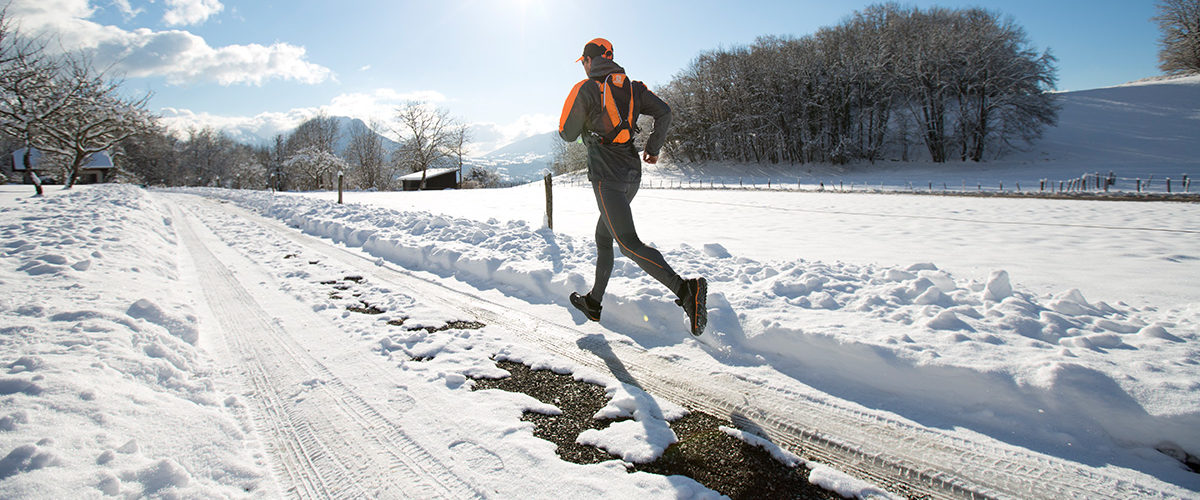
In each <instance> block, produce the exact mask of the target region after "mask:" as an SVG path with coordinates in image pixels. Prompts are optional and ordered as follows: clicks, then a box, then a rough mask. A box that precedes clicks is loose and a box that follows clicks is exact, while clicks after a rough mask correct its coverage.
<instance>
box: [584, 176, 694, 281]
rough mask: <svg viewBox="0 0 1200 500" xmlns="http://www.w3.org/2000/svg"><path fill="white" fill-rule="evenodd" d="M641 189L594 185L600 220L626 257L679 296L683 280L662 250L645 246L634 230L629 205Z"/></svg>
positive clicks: (622, 185) (601, 183)
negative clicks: (672, 267)
mask: <svg viewBox="0 0 1200 500" xmlns="http://www.w3.org/2000/svg"><path fill="white" fill-rule="evenodd" d="M638 187H639V186H638V185H637V184H621V183H614V182H601V181H597V182H594V183H592V189H593V191H594V192H595V194H596V204H597V206H598V207H599V208H600V220H601V222H602V223H603V224H604V225H606V226H607V229H608V232H609V234H611V235H612V237H613V239H614V240H616V242H617V245H619V246H620V248H621V253H622V254H623V255H625V256H626V257H628V258H630V259H632V260H633V261H634V262H635V263H637V265H638V267H641V268H642V270H643V271H646V274H649V275H650V276H651V277H653V278H654V279H656V280H658V281H659V282H660V283H662V284H663V285H665V286H666V287H667V289H669V290H671V291H672V292H674V293H675V294H676V295H678V294H679V293H680V291H681V290H682V289H683V279H682V278H680V277H679V275H678V274H676V273H675V271H674V270H673V269H671V266H670V265H669V264H667V261H666V259H663V256H662V254H661V253H659V251H658V250H655V249H654V248H653V247H650V246H648V245H646V244H645V243H642V240H641V239H639V238H638V235H637V231H636V229H635V228H634V225H633V212H632V211H631V210H630V209H629V203H630V202H631V201H633V197H634V196H636V195H637V191H638ZM597 236H599V230H597ZM609 272H611V269H610V271H609Z"/></svg>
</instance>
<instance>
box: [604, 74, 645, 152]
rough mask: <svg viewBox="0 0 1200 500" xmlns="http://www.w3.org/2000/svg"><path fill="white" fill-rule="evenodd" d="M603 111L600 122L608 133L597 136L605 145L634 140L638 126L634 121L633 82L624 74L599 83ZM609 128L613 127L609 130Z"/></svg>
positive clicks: (614, 75)
mask: <svg viewBox="0 0 1200 500" xmlns="http://www.w3.org/2000/svg"><path fill="white" fill-rule="evenodd" d="M596 85H599V86H600V102H601V107H602V109H603V112H602V116H601V117H600V121H601V122H602V123H603V125H605V126H604V129H605V130H608V132H607V133H602V134H596V135H598V136H599V138H600V142H601V143H604V144H624V143H627V142H630V141H632V140H633V134H634V133H636V132H637V124H635V123H634V120H633V109H634V106H633V80H630V79H629V77H627V76H625V74H623V73H612V74H610V75H608V76H607V77H605V78H604V81H603V82H600V81H597V82H596ZM609 126H611V127H612V129H611V130H609Z"/></svg>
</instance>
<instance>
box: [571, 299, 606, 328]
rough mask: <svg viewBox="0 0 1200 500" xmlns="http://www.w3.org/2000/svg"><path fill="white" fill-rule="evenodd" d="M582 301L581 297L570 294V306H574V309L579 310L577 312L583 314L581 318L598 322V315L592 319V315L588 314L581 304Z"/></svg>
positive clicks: (584, 306)
mask: <svg viewBox="0 0 1200 500" xmlns="http://www.w3.org/2000/svg"><path fill="white" fill-rule="evenodd" d="M583 300H584V299H583V296H582V295H579V294H571V297H570V301H571V305H572V306H575V309H579V312H581V313H583V316H584V317H585V318H587V319H590V320H592V321H595V322H599V321H600V315H599V314H597V315H596V316H595V317H592V313H590V312H588V310H587V305H586V304H582V303H581V302H583Z"/></svg>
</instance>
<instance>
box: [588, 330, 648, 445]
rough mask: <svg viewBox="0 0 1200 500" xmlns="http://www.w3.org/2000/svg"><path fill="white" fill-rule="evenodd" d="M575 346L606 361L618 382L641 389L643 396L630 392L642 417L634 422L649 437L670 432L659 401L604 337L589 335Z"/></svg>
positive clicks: (636, 417) (636, 418)
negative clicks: (643, 385) (626, 365)
mask: <svg viewBox="0 0 1200 500" xmlns="http://www.w3.org/2000/svg"><path fill="white" fill-rule="evenodd" d="M575 345H577V346H579V348H580V349H583V350H585V351H588V352H591V353H592V354H595V355H596V356H599V357H600V359H603V360H604V364H605V365H606V366H608V371H609V372H611V373H612V374H613V376H614V377H616V378H617V380H619V381H621V382H622V383H624V384H626V385H629V386H631V387H635V388H637V389H639V391H640V392H641V394H635V391H630V395H632V396H634V398H635V399H636V400H637V401H638V403H637V412H638V413H640V414H641V415H640V416H635V418H634V420H636V421H637V422H638V423H640V424H641V425H642V428H643V430H644V431H645V433H646V435H647V436H653V435H656V434H659V433H661V432H662V431H663V430H667V431H668V432H670V425H669V424H668V422H667V421H666V418H665V416H664V414H663V410H662V407H660V406H659V405H658V401H657V400H656V399H655V398H654V396H651V395H650V393H649V392H648V391H646V389H645V388H644V387H642V384H640V383H639V382H638V381H637V379H635V378H634V377H633V374H632V373H629V369H628V368H626V367H625V363H622V362H621V360H620V359H619V358H617V355H616V353H614V352H613V351H612V348H611V347H609V345H608V340H606V339H605V338H604V336H603V335H587V336H584V337H581V338H580V339H579V340H577V341H575Z"/></svg>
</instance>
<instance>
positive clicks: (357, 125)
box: [288, 116, 401, 156]
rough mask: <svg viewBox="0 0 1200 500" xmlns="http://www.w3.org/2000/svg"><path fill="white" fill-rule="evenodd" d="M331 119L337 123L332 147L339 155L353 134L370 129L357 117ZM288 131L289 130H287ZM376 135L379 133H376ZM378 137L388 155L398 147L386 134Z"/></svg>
mask: <svg viewBox="0 0 1200 500" xmlns="http://www.w3.org/2000/svg"><path fill="white" fill-rule="evenodd" d="M333 120H334V121H336V122H337V124H338V139H337V143H336V144H335V145H334V149H336V151H335V152H336V153H337V154H339V155H344V153H345V152H346V148H348V147H350V139H351V138H353V137H354V136H355V134H357V133H360V132H369V131H370V130H371V129H370V127H368V126H367V124H366V123H365V122H363V121H362V120H360V119H358V118H349V117H346V116H335V117H333ZM288 133H291V132H290V131H289V132H288ZM376 135H379V134H378V133H376ZM379 139H380V140H381V141H382V142H383V151H384V153H386V154H387V155H389V156H390V155H391V154H392V152H393V151H396V150H397V149H400V146H401V144H400V143H398V142H396V141H393V140H391V139H388V138H387V137H386V136H383V135H379Z"/></svg>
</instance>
